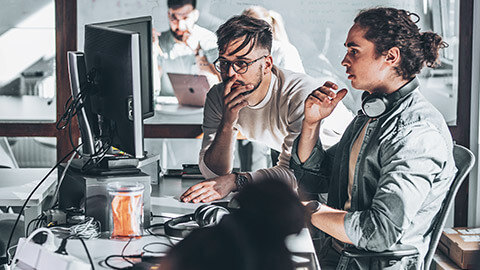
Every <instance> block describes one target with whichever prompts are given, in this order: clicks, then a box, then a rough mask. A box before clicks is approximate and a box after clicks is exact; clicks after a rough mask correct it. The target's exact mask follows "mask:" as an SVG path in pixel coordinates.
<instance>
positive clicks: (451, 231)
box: [443, 228, 457, 234]
mask: <svg viewBox="0 0 480 270" xmlns="http://www.w3.org/2000/svg"><path fill="white" fill-rule="evenodd" d="M443 231H444V232H445V233H446V234H456V233H457V231H455V230H454V229H452V228H445V229H443Z"/></svg>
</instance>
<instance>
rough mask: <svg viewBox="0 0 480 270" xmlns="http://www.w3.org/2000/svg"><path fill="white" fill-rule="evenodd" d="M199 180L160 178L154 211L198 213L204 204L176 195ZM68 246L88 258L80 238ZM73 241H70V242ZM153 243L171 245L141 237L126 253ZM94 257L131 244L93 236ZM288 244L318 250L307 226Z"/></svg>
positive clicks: (99, 258) (157, 246)
mask: <svg viewBox="0 0 480 270" xmlns="http://www.w3.org/2000/svg"><path fill="white" fill-rule="evenodd" d="M198 181H199V180H192V179H188V180H186V179H181V178H163V179H160V181H159V184H158V185H155V186H152V196H151V200H152V212H153V213H154V214H155V215H165V216H169V217H173V216H179V215H184V214H190V213H192V212H194V210H195V208H197V207H198V206H200V205H201V204H192V203H182V202H179V201H178V200H177V199H176V198H178V197H179V196H180V194H181V193H182V192H183V191H185V190H186V189H187V188H189V187H190V186H191V185H193V184H195V183H197V182H198ZM163 221H164V219H162V218H158V217H157V218H155V219H154V221H153V224H155V223H157V222H163ZM73 241H74V242H72V243H71V244H69V245H68V252H69V253H70V254H72V255H74V256H76V257H78V258H80V259H82V260H85V261H87V257H86V254H85V250H84V249H83V246H82V245H81V244H80V243H79V241H78V240H73ZM69 243H70V242H69ZM149 243H157V244H154V245H151V246H150V248H152V249H155V251H157V252H167V250H168V248H167V247H166V246H163V245H162V244H158V243H168V240H167V239H166V238H165V237H156V236H146V237H142V238H140V239H134V240H132V241H131V242H130V243H129V244H128V246H127V248H125V251H124V254H138V253H140V252H141V251H142V248H143V247H144V246H145V245H146V244H149ZM86 244H87V246H88V249H89V251H90V254H91V255H92V259H93V260H94V262H95V263H96V265H95V267H97V265H98V263H99V262H101V261H103V260H104V259H105V258H106V257H107V256H109V255H113V254H117V255H119V254H121V252H122V249H123V248H124V247H125V245H126V244H127V241H120V240H109V239H92V240H88V241H86ZM287 247H288V248H289V249H290V250H291V251H292V252H315V251H314V247H313V243H312V241H311V238H310V234H309V232H308V230H307V229H304V230H302V232H301V233H300V234H299V235H293V236H289V237H288V238H287ZM109 262H111V263H112V264H114V265H115V266H118V267H123V266H128V264H125V262H124V261H123V260H121V259H119V260H115V259H112V261H109ZM102 266H103V267H105V269H109V268H108V267H106V266H105V265H103V264H100V266H98V268H101V269H103V267H102Z"/></svg>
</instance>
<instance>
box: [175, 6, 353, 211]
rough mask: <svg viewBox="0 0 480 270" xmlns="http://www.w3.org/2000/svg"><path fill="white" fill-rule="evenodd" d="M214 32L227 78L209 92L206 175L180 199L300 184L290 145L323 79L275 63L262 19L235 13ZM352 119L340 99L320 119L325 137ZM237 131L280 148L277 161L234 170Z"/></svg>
mask: <svg viewBox="0 0 480 270" xmlns="http://www.w3.org/2000/svg"><path fill="white" fill-rule="evenodd" d="M216 34H217V38H218V41H217V45H218V49H219V58H218V59H217V60H215V62H214V64H215V68H216V69H217V71H218V72H220V74H221V77H222V81H223V83H221V84H217V85H215V86H214V87H212V89H210V91H209V93H208V94H207V99H206V102H205V108H204V117H203V132H204V136H203V141H202V149H201V151H200V160H199V166H200V170H201V172H202V174H203V176H204V177H205V178H206V179H208V180H206V181H203V182H201V183H198V184H196V185H194V186H192V187H190V188H189V189H188V190H187V191H185V193H184V194H182V196H181V197H180V199H181V200H182V201H184V202H194V203H198V202H210V201H213V200H217V199H221V198H223V197H225V196H226V195H228V194H229V193H230V192H231V191H239V190H241V189H242V188H243V187H244V186H245V185H246V184H248V183H249V182H252V181H257V180H261V179H266V178H273V179H278V180H281V181H285V182H287V183H288V184H290V186H292V187H293V188H296V187H297V185H296V180H295V176H294V174H293V173H292V171H291V170H290V169H289V168H288V166H289V161H290V150H291V147H292V143H293V140H294V139H295V137H296V136H298V134H299V133H300V130H301V125H302V120H303V103H304V100H305V98H306V97H307V95H308V94H309V93H310V92H311V91H312V90H313V89H316V88H317V87H319V86H320V85H322V83H320V81H317V80H315V79H313V78H311V77H309V76H308V75H305V74H301V73H295V72H292V71H288V70H282V69H279V68H277V67H276V66H274V65H273V59H272V56H271V55H270V51H271V48H272V32H271V27H270V25H269V24H268V23H267V22H265V21H263V20H259V19H255V18H253V17H249V16H245V15H242V16H235V17H232V18H231V19H229V20H228V21H227V22H225V23H224V24H223V25H221V26H220V27H219V29H218V30H217V32H216ZM351 119H352V114H351V113H350V111H348V110H347V109H346V107H345V106H344V105H343V104H342V103H340V104H339V106H337V107H336V109H335V110H334V112H333V113H332V114H331V116H330V117H329V118H327V119H325V121H324V123H323V124H322V131H321V134H320V136H321V138H322V140H326V141H329V142H330V143H331V145H333V144H334V143H336V142H337V141H338V140H339V138H340V137H341V135H342V134H343V131H344V130H345V128H346V126H347V124H348V122H349V121H350V120H351ZM238 131H240V132H241V133H242V135H244V136H245V137H246V138H247V139H249V140H254V141H259V142H261V143H264V144H266V145H267V146H269V147H270V148H272V149H274V150H276V151H278V152H280V155H279V158H278V162H277V164H276V165H275V166H273V167H272V168H268V169H260V170H257V171H255V172H252V173H233V174H232V167H233V156H234V145H235V140H236V138H237V134H238Z"/></svg>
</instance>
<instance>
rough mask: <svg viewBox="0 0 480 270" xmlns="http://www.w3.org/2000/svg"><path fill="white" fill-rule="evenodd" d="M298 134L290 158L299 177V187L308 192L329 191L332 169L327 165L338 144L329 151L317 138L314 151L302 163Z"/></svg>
mask: <svg viewBox="0 0 480 270" xmlns="http://www.w3.org/2000/svg"><path fill="white" fill-rule="evenodd" d="M299 138H300V136H298V137H297V138H296V139H295V141H294V142H293V146H292V156H291V158H290V168H291V169H292V170H293V172H294V174H295V178H296V179H297V184H298V188H299V189H300V190H301V191H304V192H308V193H325V192H328V184H329V179H330V173H331V170H330V169H329V168H328V166H326V164H327V163H328V159H329V153H334V151H335V149H336V145H334V146H332V147H330V148H329V149H328V150H327V151H328V152H327V151H326V150H324V149H323V147H322V143H321V142H320V139H319V140H317V142H316V144H315V146H314V148H313V150H312V153H311V154H310V156H309V157H308V159H307V160H306V161H305V162H304V163H302V162H300V158H299V157H298V141H299Z"/></svg>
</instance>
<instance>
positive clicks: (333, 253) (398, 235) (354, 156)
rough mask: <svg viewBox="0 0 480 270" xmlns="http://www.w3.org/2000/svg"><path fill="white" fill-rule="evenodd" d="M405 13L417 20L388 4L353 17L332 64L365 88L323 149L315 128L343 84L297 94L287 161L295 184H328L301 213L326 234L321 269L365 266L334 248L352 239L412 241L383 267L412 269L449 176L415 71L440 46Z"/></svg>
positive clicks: (448, 147) (383, 246) (438, 128)
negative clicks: (313, 206) (301, 98)
mask: <svg viewBox="0 0 480 270" xmlns="http://www.w3.org/2000/svg"><path fill="white" fill-rule="evenodd" d="M412 18H413V19H416V21H418V19H419V17H418V16H417V15H416V14H414V13H410V12H408V11H405V10H401V9H395V8H372V9H367V10H364V11H361V12H360V13H359V14H358V15H357V17H356V18H355V20H354V24H353V26H352V27H351V28H350V31H349V32H348V36H347V39H346V41H345V47H346V48H347V53H346V55H345V57H344V59H343V61H342V65H343V66H345V67H346V73H347V74H348V79H349V80H350V81H351V84H352V87H353V88H356V89H360V90H363V91H365V92H364V94H363V102H362V103H363V104H362V111H360V112H359V114H358V115H357V116H356V117H355V119H354V120H353V121H352V123H351V124H350V125H349V127H348V128H347V130H345V133H344V134H343V137H342V139H341V140H340V142H339V143H337V144H336V145H334V146H332V147H330V148H329V149H327V150H325V149H324V148H323V147H322V144H323V141H322V138H319V137H318V132H319V128H321V126H322V125H323V124H322V119H324V118H326V117H328V116H329V115H330V113H331V112H332V110H334V108H335V107H336V106H337V104H338V102H340V101H341V100H342V98H343V97H344V96H345V94H346V92H347V90H346V89H342V90H339V91H338V92H335V91H336V90H338V86H337V85H336V84H335V83H332V82H326V83H325V84H324V85H323V86H322V87H320V88H319V89H317V90H315V91H313V92H312V93H311V94H310V95H309V96H308V98H307V99H306V101H305V118H304V120H303V124H302V131H301V134H300V136H299V137H298V138H297V139H296V140H295V142H294V144H293V150H292V158H291V160H290V167H291V168H292V169H293V170H294V172H295V175H296V177H297V180H298V182H299V185H300V183H304V187H305V188H307V189H309V190H310V191H311V192H325V191H328V202H327V205H319V206H320V207H318V208H317V209H318V210H317V211H316V212H315V213H313V214H312V219H311V223H312V224H313V225H314V226H316V227H317V228H318V229H320V230H321V231H323V232H325V233H326V234H328V235H329V236H328V237H326V238H325V240H326V241H325V242H324V243H323V246H322V245H320V252H319V260H320V264H321V266H322V269H334V268H335V267H337V264H338V263H339V261H340V262H341V265H339V267H340V269H371V268H370V267H371V266H372V265H373V264H375V263H377V264H378V263H381V259H376V258H373V259H371V261H370V258H364V259H346V260H343V259H340V253H339V250H340V249H341V248H342V247H344V246H348V245H353V246H355V247H356V248H359V249H362V250H367V251H384V250H388V249H389V248H391V247H392V246H394V245H395V244H406V245H412V246H414V247H416V248H417V249H418V251H419V253H420V256H419V257H418V258H409V259H406V260H402V261H401V262H398V265H396V266H392V269H421V268H422V263H423V257H424V256H425V253H426V252H427V249H428V244H429V242H430V237H431V232H432V226H433V223H434V219H435V216H436V214H437V212H438V211H439V209H440V207H441V205H442V201H443V200H444V198H445V196H446V193H447V191H448V189H449V187H450V184H451V182H452V181H453V178H454V177H455V173H456V168H455V162H454V160H453V141H452V137H451V135H450V132H449V130H448V127H447V125H446V123H445V120H444V119H443V117H442V115H441V114H440V112H439V111H438V110H437V109H435V108H434V107H433V105H431V104H430V103H429V102H428V101H427V100H426V99H425V97H424V96H423V95H422V94H421V92H420V90H419V83H418V79H417V78H416V74H418V73H420V70H421V69H422V67H424V66H425V65H426V66H428V67H435V66H436V65H437V64H438V55H439V50H440V49H441V48H444V47H445V46H447V45H446V43H445V42H443V41H442V38H441V37H440V36H439V35H437V34H435V33H432V32H420V31H419V28H418V26H417V25H416V23H415V22H414V21H413V20H412ZM370 263H372V265H370ZM412 264H413V265H414V264H418V265H417V266H416V267H415V266H413V268H409V267H412ZM342 267H343V268H342ZM337 269H338V268H337ZM389 269H390V268H389Z"/></svg>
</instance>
